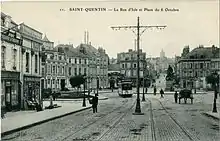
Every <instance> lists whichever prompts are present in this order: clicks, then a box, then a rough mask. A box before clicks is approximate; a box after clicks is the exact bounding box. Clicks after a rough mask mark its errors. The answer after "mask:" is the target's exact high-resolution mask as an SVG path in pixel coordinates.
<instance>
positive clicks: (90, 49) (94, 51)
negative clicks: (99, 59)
mask: <svg viewBox="0 0 220 141" xmlns="http://www.w3.org/2000/svg"><path fill="white" fill-rule="evenodd" d="M81 48H84V49H85V54H86V55H88V56H90V57H96V56H97V55H98V54H99V52H98V50H97V49H96V48H95V47H93V46H92V45H88V44H80V45H78V46H77V47H76V50H78V51H79V52H80V49H81Z"/></svg>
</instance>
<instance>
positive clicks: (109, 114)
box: [53, 99, 130, 141]
mask: <svg viewBox="0 0 220 141" xmlns="http://www.w3.org/2000/svg"><path fill="white" fill-rule="evenodd" d="M129 103H130V102H129V100H128V99H126V100H125V101H123V102H122V104H123V105H124V107H126V105H127V106H128V105H129ZM121 109H123V107H121V106H120V107H117V108H114V109H113V110H112V111H111V112H108V113H105V114H104V115H103V116H102V117H100V118H98V119H97V120H95V121H93V122H91V123H88V124H86V125H85V126H83V127H81V128H80V129H78V130H76V131H74V132H71V133H70V134H68V135H66V136H65V137H63V138H61V139H60V137H57V138H55V139H53V141H57V140H59V141H65V140H67V139H70V138H71V137H72V136H74V135H76V134H77V133H79V132H81V131H83V130H85V129H87V128H88V127H90V126H92V125H95V124H97V123H98V122H101V121H102V120H105V119H107V118H108V117H111V116H112V115H111V114H112V113H114V112H116V111H120V110H121ZM72 128H74V127H72ZM69 131H71V129H69Z"/></svg>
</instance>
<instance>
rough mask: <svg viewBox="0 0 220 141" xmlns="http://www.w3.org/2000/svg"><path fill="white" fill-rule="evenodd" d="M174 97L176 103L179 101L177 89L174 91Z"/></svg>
mask: <svg viewBox="0 0 220 141" xmlns="http://www.w3.org/2000/svg"><path fill="white" fill-rule="evenodd" d="M174 99H175V103H177V99H178V93H177V91H176V92H175V93H174Z"/></svg>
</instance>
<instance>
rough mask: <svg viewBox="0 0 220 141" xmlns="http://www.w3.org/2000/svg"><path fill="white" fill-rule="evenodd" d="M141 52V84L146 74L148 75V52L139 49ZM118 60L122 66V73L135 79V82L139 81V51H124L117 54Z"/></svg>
mask: <svg viewBox="0 0 220 141" xmlns="http://www.w3.org/2000/svg"><path fill="white" fill-rule="evenodd" d="M139 53H140V63H139V68H140V71H139V74H140V80H141V84H142V81H143V78H144V76H146V75H147V74H146V71H145V70H146V69H147V68H146V53H145V52H142V50H141V49H140V50H139ZM117 61H118V64H119V66H120V73H121V74H123V75H124V76H125V77H126V78H129V79H131V80H132V81H133V84H134V85H135V84H136V81H137V51H134V50H132V49H129V50H128V52H122V53H118V54H117Z"/></svg>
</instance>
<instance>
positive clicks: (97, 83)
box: [96, 77, 99, 95]
mask: <svg viewBox="0 0 220 141" xmlns="http://www.w3.org/2000/svg"><path fill="white" fill-rule="evenodd" d="M96 85H97V95H99V77H97V82H96Z"/></svg>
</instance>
